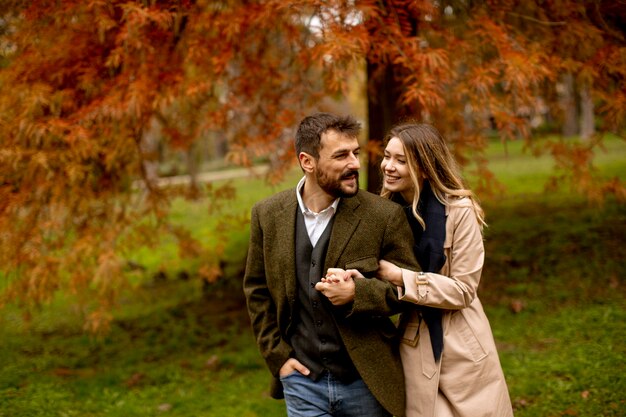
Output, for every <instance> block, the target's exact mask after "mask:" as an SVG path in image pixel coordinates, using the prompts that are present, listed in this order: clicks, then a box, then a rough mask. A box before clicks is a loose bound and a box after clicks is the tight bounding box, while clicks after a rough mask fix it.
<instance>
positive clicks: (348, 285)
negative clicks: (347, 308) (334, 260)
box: [315, 268, 363, 306]
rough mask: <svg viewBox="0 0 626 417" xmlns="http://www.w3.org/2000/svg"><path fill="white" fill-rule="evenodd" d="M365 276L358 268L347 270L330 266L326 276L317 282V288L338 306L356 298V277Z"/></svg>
mask: <svg viewBox="0 0 626 417" xmlns="http://www.w3.org/2000/svg"><path fill="white" fill-rule="evenodd" d="M358 277H361V278H362V277H363V275H361V273H360V272H359V271H357V270H356V269H349V270H347V271H345V270H343V269H341V268H329V269H328V271H327V272H326V276H324V277H323V278H322V280H321V281H320V282H318V283H317V284H315V289H316V290H317V291H319V292H321V293H322V294H324V296H326V298H328V300H329V301H330V302H331V303H332V304H333V305H336V306H340V305H345V304H348V303H350V302H352V301H353V300H354V294H355V285H354V279H353V278H358Z"/></svg>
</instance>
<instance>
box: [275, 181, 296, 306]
mask: <svg viewBox="0 0 626 417" xmlns="http://www.w3.org/2000/svg"><path fill="white" fill-rule="evenodd" d="M297 205H298V200H297V199H296V192H295V191H294V192H293V193H290V194H288V197H287V198H285V200H284V201H283V203H282V209H281V210H280V212H279V213H276V226H277V227H276V229H275V230H276V234H275V236H274V244H275V245H276V246H277V248H276V253H278V254H279V255H280V256H278V259H277V260H276V263H277V264H278V271H279V272H278V276H280V277H281V278H282V277H286V279H282V281H283V282H284V284H285V294H286V295H287V299H288V300H289V303H290V304H293V300H295V298H296V278H295V277H296V255H295V242H296V207H297ZM292 307H293V305H292Z"/></svg>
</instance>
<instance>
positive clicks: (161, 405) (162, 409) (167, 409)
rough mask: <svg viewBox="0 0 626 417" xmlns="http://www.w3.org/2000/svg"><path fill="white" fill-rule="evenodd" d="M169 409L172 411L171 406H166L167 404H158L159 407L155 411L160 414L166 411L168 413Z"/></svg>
mask: <svg viewBox="0 0 626 417" xmlns="http://www.w3.org/2000/svg"><path fill="white" fill-rule="evenodd" d="M171 409H172V404H168V403H163V404H159V406H158V407H157V410H159V411H160V412H162V413H164V412H166V411H170V410H171Z"/></svg>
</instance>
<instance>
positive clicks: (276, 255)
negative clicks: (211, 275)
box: [243, 113, 417, 417]
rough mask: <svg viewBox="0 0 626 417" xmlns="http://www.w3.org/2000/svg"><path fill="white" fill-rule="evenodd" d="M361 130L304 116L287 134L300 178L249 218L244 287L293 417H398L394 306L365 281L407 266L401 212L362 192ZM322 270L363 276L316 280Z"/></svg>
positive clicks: (277, 393)
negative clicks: (382, 264)
mask: <svg viewBox="0 0 626 417" xmlns="http://www.w3.org/2000/svg"><path fill="white" fill-rule="evenodd" d="M359 131H360V125H359V124H358V123H357V122H356V121H355V120H354V119H353V118H351V117H338V116H335V115H332V114H328V113H317V114H314V115H312V116H309V117H306V118H305V119H304V120H302V122H301V123H300V126H299V128H298V132H297V134H296V152H297V155H298V160H299V163H300V167H301V168H302V170H303V171H304V177H303V178H302V180H300V182H299V183H298V186H297V187H296V190H293V189H291V190H287V191H283V192H281V193H278V194H276V195H274V196H272V197H270V198H268V199H266V200H264V201H261V202H259V203H257V204H256V205H255V206H254V207H253V209H252V215H251V224H250V246H249V251H248V260H247V264H246V273H245V276H244V282H243V287H244V292H245V295H246V299H247V304H248V313H249V314H250V319H251V322H252V328H253V330H254V333H255V336H256V340H257V344H258V346H259V349H260V351H261V354H262V355H263V357H264V359H265V361H266V363H267V366H268V367H269V370H270V372H271V373H272V375H273V376H274V381H273V385H272V396H273V397H274V398H282V396H283V394H284V398H285V403H286V406H287V412H288V415H289V416H290V417H295V416H298V417H299V416H302V417H308V416H313V415H315V416H359V417H368V416H371V417H379V416H389V415H390V413H391V414H394V415H396V416H402V415H404V406H405V404H404V399H405V396H404V377H403V374H402V365H401V363H400V360H399V355H398V352H397V340H396V328H395V326H394V325H393V323H392V321H391V320H390V319H389V317H388V316H390V315H393V314H395V313H396V312H398V310H399V301H398V299H397V293H396V288H395V287H394V286H393V285H390V284H388V283H385V282H382V281H380V280H377V279H373V277H374V276H375V273H376V270H377V268H378V260H379V259H382V258H384V259H386V260H388V261H391V262H394V263H397V264H399V265H406V266H412V267H415V266H416V265H417V264H416V261H415V259H414V257H413V251H412V245H413V237H412V234H411V230H410V228H409V226H408V223H407V221H406V216H405V215H404V213H403V212H402V209H401V207H400V206H398V205H396V204H395V203H392V202H390V201H389V200H386V199H383V198H381V197H379V196H376V195H373V194H370V193H368V192H366V191H362V190H359V184H358V177H359V173H358V170H359V168H360V163H359V150H360V148H359V143H358V140H357V136H358V134H359ZM329 268H343V269H358V270H359V271H361V272H362V273H363V275H365V277H368V278H365V279H363V278H357V279H354V280H352V279H348V280H335V281H337V282H335V283H326V282H321V279H322V277H323V276H324V275H325V272H326V271H327V270H328V269H329ZM324 281H326V280H324ZM279 379H280V380H279Z"/></svg>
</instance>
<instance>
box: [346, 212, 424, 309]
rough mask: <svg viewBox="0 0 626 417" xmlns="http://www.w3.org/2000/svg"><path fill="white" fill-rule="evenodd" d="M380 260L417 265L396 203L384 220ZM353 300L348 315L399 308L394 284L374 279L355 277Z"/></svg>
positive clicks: (403, 264)
mask: <svg viewBox="0 0 626 417" xmlns="http://www.w3.org/2000/svg"><path fill="white" fill-rule="evenodd" d="M380 259H385V260H388V261H389V262H393V263H394V264H396V265H398V266H400V267H404V268H413V269H415V268H416V266H417V261H416V260H415V255H414V254H413V233H412V232H411V228H410V227H409V224H408V222H407V220H406V216H405V214H404V212H403V211H402V209H401V207H400V206H396V205H394V206H392V207H391V208H390V210H389V215H388V216H387V219H386V224H385V225H384V231H383V241H382V243H381V251H380ZM354 283H355V295H354V302H353V303H352V309H351V311H350V312H349V313H348V317H349V316H351V315H353V314H370V315H376V316H382V315H385V316H389V315H394V314H397V313H399V312H400V311H401V303H400V302H399V300H398V293H397V291H396V287H395V286H394V285H393V284H391V283H389V282H386V281H381V280H378V279H367V278H357V279H355V280H354Z"/></svg>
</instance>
